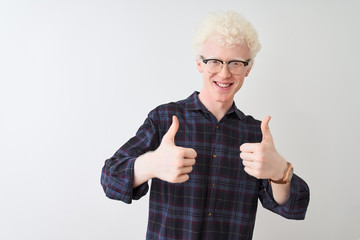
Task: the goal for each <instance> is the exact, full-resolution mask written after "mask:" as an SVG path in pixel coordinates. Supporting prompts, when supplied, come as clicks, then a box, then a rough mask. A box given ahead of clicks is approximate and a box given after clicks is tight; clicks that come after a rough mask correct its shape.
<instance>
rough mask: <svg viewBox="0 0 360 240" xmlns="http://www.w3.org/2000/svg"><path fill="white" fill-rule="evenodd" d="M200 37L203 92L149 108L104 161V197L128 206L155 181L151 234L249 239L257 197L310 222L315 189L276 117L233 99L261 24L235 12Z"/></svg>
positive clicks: (218, 17) (212, 18)
mask: <svg viewBox="0 0 360 240" xmlns="http://www.w3.org/2000/svg"><path fill="white" fill-rule="evenodd" d="M193 43H194V44H193V46H194V49H195V52H196V55H197V58H196V64H197V68H198V70H199V72H200V73H202V75H203V86H202V89H201V92H200V93H198V92H194V93H193V94H192V95H191V96H190V97H188V98H187V99H185V100H182V101H178V102H172V103H169V104H164V105H161V106H159V107H157V108H156V109H154V110H153V111H151V112H150V113H149V115H148V118H147V119H146V120H145V122H144V124H143V125H142V126H141V127H140V129H139V130H138V132H137V133H136V136H135V137H133V138H131V139H130V140H129V141H128V142H127V143H125V144H124V145H123V146H122V147H121V148H120V149H119V150H118V151H117V152H116V153H115V155H114V156H113V157H112V158H110V159H108V160H107V161H106V162H105V166H104V168H103V172H102V179H101V180H102V185H103V188H104V191H105V193H106V195H107V196H108V197H109V198H112V199H117V200H121V201H124V202H126V203H131V201H132V199H139V198H141V197H142V196H144V195H145V194H146V193H147V191H148V188H149V187H148V183H147V182H148V180H150V179H152V184H151V192H150V207H149V222H148V230H147V239H251V238H252V235H253V229H254V224H255V216H256V210H257V203H258V199H260V201H261V203H262V205H263V206H264V207H265V208H267V209H269V210H270V211H273V212H275V213H277V214H280V215H282V216H284V217H286V218H290V219H304V217H305V213H306V209H307V206H308V202H309V188H308V186H307V185H306V183H305V182H304V181H303V180H302V179H300V178H299V177H298V176H296V175H295V174H293V168H292V165H291V164H290V163H288V162H287V161H286V160H285V159H284V158H283V157H282V156H281V155H279V153H278V152H277V151H276V149H275V146H274V141H273V138H272V136H271V133H270V129H269V126H268V124H269V120H270V117H266V118H265V120H264V121H262V122H260V121H258V120H255V119H254V118H253V117H251V116H246V115H244V114H243V113H242V112H241V111H240V110H239V109H238V108H237V107H236V105H235V103H234V101H233V99H234V95H235V94H236V93H237V92H238V91H239V89H240V88H241V86H242V84H243V82H244V79H245V77H247V76H248V75H249V73H250V70H251V67H252V65H253V62H254V58H255V56H256V53H257V52H258V51H259V49H260V44H259V42H258V38H257V33H256V31H255V30H254V29H253V27H252V26H251V24H250V23H249V22H247V21H246V20H245V19H243V18H242V17H241V16H240V15H238V14H236V13H234V12H228V13H219V14H210V15H209V17H208V18H206V19H205V20H204V22H203V24H202V25H201V27H200V28H199V31H198V33H197V34H196V36H195V38H194V41H193Z"/></svg>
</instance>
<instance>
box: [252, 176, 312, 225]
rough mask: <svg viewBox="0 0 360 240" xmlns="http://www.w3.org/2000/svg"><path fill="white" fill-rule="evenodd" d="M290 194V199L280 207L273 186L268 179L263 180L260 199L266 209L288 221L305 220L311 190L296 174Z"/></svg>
mask: <svg viewBox="0 0 360 240" xmlns="http://www.w3.org/2000/svg"><path fill="white" fill-rule="evenodd" d="M290 193H291V195H290V199H289V200H288V201H287V202H286V203H284V204H283V205H278V204H277V203H276V202H275V200H274V197H273V193H272V188H271V184H269V182H268V180H267V179H263V180H261V184H260V192H259V199H260V202H261V204H262V205H263V207H264V208H266V209H268V210H270V211H272V212H274V213H277V214H279V215H281V216H283V217H285V218H288V219H296V220H302V219H305V214H306V210H307V207H308V205H309V201H310V190H309V187H308V185H307V184H306V182H305V181H304V180H302V179H301V178H300V177H299V176H297V175H296V174H294V175H293V178H292V179H291V183H290Z"/></svg>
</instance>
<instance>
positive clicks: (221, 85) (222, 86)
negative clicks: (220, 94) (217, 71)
mask: <svg viewBox="0 0 360 240" xmlns="http://www.w3.org/2000/svg"><path fill="white" fill-rule="evenodd" d="M215 84H216V85H218V86H219V87H221V88H228V87H230V86H231V85H233V84H232V83H227V84H223V83H218V82H215Z"/></svg>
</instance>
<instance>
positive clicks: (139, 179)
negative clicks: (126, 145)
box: [133, 152, 154, 188]
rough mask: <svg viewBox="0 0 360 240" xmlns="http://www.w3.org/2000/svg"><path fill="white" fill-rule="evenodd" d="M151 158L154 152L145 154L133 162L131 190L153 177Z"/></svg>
mask: <svg viewBox="0 0 360 240" xmlns="http://www.w3.org/2000/svg"><path fill="white" fill-rule="evenodd" d="M153 156H154V152H147V153H145V154H143V155H141V156H139V157H138V158H137V159H136V160H135V163H134V179H133V188H136V187H138V186H140V185H141V184H143V183H145V182H147V181H149V180H150V179H151V178H153V177H154V176H153V174H152V171H151V169H152V168H151V166H152V163H153Z"/></svg>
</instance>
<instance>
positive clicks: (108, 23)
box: [0, 0, 360, 240]
mask: <svg viewBox="0 0 360 240" xmlns="http://www.w3.org/2000/svg"><path fill="white" fill-rule="evenodd" d="M217 10H225V11H226V10H235V11H237V12H240V13H242V14H243V15H244V16H245V17H246V18H248V19H249V20H250V21H251V22H252V23H253V25H254V26H255V28H256V29H257V30H258V32H259V37H260V41H261V43H262V46H263V48H262V50H261V51H260V53H259V55H258V56H257V59H256V61H255V65H254V68H253V70H252V72H251V74H250V76H249V77H248V78H247V79H246V81H245V84H244V86H243V88H242V89H241V90H240V91H239V93H238V95H237V96H236V99H235V100H236V103H237V106H238V107H239V108H240V109H241V110H242V111H243V112H245V113H246V114H251V115H253V116H254V117H256V118H258V119H263V118H264V117H265V116H266V115H268V114H269V115H271V116H272V120H271V122H270V128H271V131H272V133H273V136H274V139H275V141H276V146H277V148H278V151H279V152H280V153H281V154H282V155H284V156H285V157H286V158H287V159H288V160H289V161H291V162H292V163H293V165H294V167H295V171H296V173H297V174H298V175H300V176H301V177H302V178H304V179H305V180H306V181H307V183H308V184H309V186H310V190H311V200H310V205H309V209H308V212H307V215H306V219H305V220H304V221H292V220H286V219H284V218H282V217H280V216H278V215H275V214H273V213H271V212H269V211H267V210H264V209H263V208H262V207H261V205H259V210H258V215H257V223H256V226H255V232H254V239H258V240H259V239H278V240H280V239H349V240H352V239H354V240H358V239H359V238H360V228H359V226H360V194H359V185H360V184H359V183H360V181H359V178H358V175H359V170H360V167H359V156H358V155H359V154H358V152H359V143H360V142H359V135H360V127H359V117H360V107H359V103H360V97H359V87H360V84H359V81H360V47H359V45H360V44H359V43H360V26H359V23H360V17H359V16H360V15H359V11H360V6H359V3H358V1H355V0H354V1H349V0H348V1H340V0H339V1H325V0H324V1H265V0H263V1H249V0H247V1H241V0H237V1H235V0H234V1H220V0H217V1H211V0H207V1H205V0H201V1H165V0H164V1H155V0H152V1H131V2H130V1H110V0H106V1H104V0H103V1H78V0H77V1H39V0H33V1H6V0H1V1H0V80H1V85H0V104H1V108H0V121H1V122H0V144H1V145H0V146H1V148H0V160H1V165H0V166H1V174H0V184H1V187H0V193H1V198H0V199H1V204H0V226H1V227H0V228H1V230H0V239H6V240H7V239H34V240H35V239H36V240H40V239H41V240H42V239H53V240H56V239H144V238H145V232H146V227H147V216H148V195H147V196H146V197H144V198H142V199H141V200H139V201H135V202H134V203H133V204H131V205H127V204H124V203H122V202H119V201H114V200H109V199H107V198H106V197H105V195H104V193H103V191H102V188H101V186H100V174H101V168H102V166H103V164H104V161H105V160H106V159H107V158H109V157H111V156H112V155H113V154H114V152H115V151H116V150H117V149H118V148H119V147H120V146H121V145H122V144H123V143H125V142H126V141H127V140H128V139H129V138H130V137H132V136H133V135H134V134H135V132H136V130H137V128H138V127H139V126H140V125H141V124H142V122H143V121H144V119H145V117H146V116H147V113H148V112H149V111H150V110H151V109H153V108H155V107H156V106H158V105H160V104H162V103H167V102H170V101H176V100H180V99H183V98H186V97H187V96H189V95H190V94H191V93H192V92H193V91H194V90H200V88H201V83H202V79H201V75H200V74H199V73H198V72H197V70H196V67H195V61H194V56H193V55H192V51H191V48H190V40H191V38H192V35H193V33H194V30H195V27H196V26H197V24H198V23H199V21H200V20H201V19H202V18H203V17H204V16H205V15H206V14H207V13H209V12H212V11H217Z"/></svg>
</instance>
